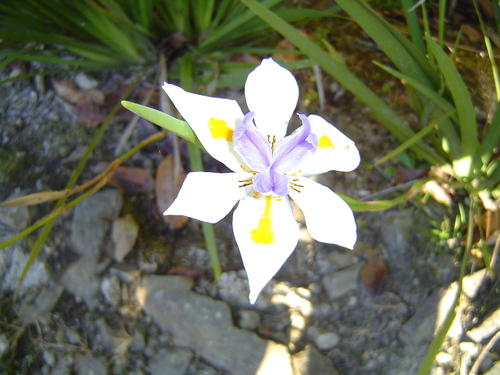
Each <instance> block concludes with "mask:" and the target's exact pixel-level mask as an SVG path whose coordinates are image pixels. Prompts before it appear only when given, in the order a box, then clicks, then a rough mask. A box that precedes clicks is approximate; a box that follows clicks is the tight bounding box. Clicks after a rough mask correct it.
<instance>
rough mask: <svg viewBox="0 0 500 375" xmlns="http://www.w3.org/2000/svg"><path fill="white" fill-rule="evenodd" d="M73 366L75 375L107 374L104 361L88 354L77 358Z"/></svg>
mask: <svg viewBox="0 0 500 375" xmlns="http://www.w3.org/2000/svg"><path fill="white" fill-rule="evenodd" d="M75 365H76V374H77V375H106V374H107V373H108V372H107V369H106V364H105V363H104V361H103V360H102V359H100V358H96V357H93V356H92V355H90V354H88V355H85V356H79V357H78V358H77V359H76V363H75Z"/></svg>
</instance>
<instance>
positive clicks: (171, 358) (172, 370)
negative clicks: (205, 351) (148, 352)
mask: <svg viewBox="0 0 500 375" xmlns="http://www.w3.org/2000/svg"><path fill="white" fill-rule="evenodd" d="M192 359H193V352H191V351H190V350H187V349H182V348H168V349H160V350H159V351H158V352H157V353H156V354H155V355H154V356H153V358H151V359H150V360H149V371H150V373H151V375H184V374H185V372H186V369H187V368H188V366H189V364H190V363H191V360H192Z"/></svg>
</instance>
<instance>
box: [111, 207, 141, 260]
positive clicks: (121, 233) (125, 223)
mask: <svg viewBox="0 0 500 375" xmlns="http://www.w3.org/2000/svg"><path fill="white" fill-rule="evenodd" d="M138 233H139V226H138V225H137V223H136V222H135V220H134V218H133V216H132V215H130V214H129V215H127V216H125V217H119V218H117V219H115V220H114V221H113V227H112V229H111V237H112V239H113V243H114V244H115V254H114V258H115V259H116V260H117V261H119V262H121V261H122V260H123V258H125V257H126V256H127V254H128V253H129V252H130V250H132V248H133V247H134V244H135V241H136V240H137V235H138Z"/></svg>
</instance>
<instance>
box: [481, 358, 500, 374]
mask: <svg viewBox="0 0 500 375" xmlns="http://www.w3.org/2000/svg"><path fill="white" fill-rule="evenodd" d="M484 375H500V361H498V362H495V364H494V365H493V367H492V368H491V369H490V370H489V371H488V372H485V373H484Z"/></svg>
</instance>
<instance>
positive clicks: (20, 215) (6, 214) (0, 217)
mask: <svg viewBox="0 0 500 375" xmlns="http://www.w3.org/2000/svg"><path fill="white" fill-rule="evenodd" d="M22 195H23V194H21V189H19V188H17V189H16V190H15V191H14V192H13V193H12V194H11V195H10V196H9V197H8V198H7V199H6V201H10V200H12V199H15V198H19V197H21V196H22ZM29 221H30V213H29V210H28V207H26V206H16V207H0V223H3V224H5V225H7V226H8V227H9V228H11V229H13V230H15V231H18V232H20V231H22V230H23V229H25V228H26V227H27V226H28V223H29Z"/></svg>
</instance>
